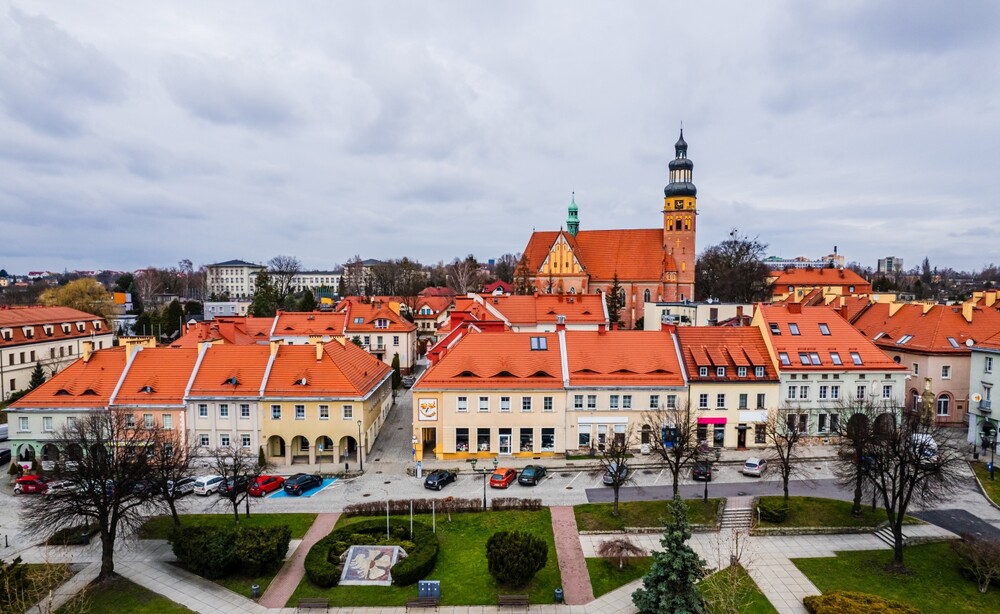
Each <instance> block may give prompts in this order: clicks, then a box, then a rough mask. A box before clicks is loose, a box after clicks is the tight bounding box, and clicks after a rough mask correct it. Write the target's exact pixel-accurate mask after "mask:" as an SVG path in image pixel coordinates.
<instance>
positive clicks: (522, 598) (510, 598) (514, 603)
mask: <svg viewBox="0 0 1000 614" xmlns="http://www.w3.org/2000/svg"><path fill="white" fill-rule="evenodd" d="M497 605H498V606H500V607H504V606H510V607H515V608H524V609H525V610H527V609H528V596H527V595H499V596H498V597H497Z"/></svg>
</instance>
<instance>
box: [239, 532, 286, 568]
mask: <svg viewBox="0 0 1000 614" xmlns="http://www.w3.org/2000/svg"><path fill="white" fill-rule="evenodd" d="M291 540H292V528H291V527H289V526H288V525H281V526H277V527H240V528H239V529H237V530H236V540H235V543H234V544H233V556H234V558H235V559H236V560H237V561H239V565H240V572H241V573H243V574H245V575H250V576H256V575H258V574H260V573H261V572H265V571H272V570H274V569H277V568H278V567H279V566H280V565H281V562H282V561H283V560H284V559H285V555H286V554H288V543H289V542H290V541H291Z"/></svg>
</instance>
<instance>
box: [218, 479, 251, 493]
mask: <svg viewBox="0 0 1000 614" xmlns="http://www.w3.org/2000/svg"><path fill="white" fill-rule="evenodd" d="M248 486H250V478H248V477H247V476H245V475H240V476H236V479H235V480H234V479H233V478H229V479H228V480H226V483H225V484H223V485H221V486H219V496H221V497H232V496H233V495H238V494H239V493H241V492H246V490H247V487H248Z"/></svg>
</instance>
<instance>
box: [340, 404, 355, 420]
mask: <svg viewBox="0 0 1000 614" xmlns="http://www.w3.org/2000/svg"><path fill="white" fill-rule="evenodd" d="M340 419H341V420H353V419H354V406H353V405H344V406H343V407H341V408H340Z"/></svg>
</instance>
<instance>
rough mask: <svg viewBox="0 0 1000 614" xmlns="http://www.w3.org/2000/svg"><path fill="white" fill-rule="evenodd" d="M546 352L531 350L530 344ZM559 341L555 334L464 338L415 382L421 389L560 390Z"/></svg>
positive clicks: (471, 334) (469, 333)
mask: <svg viewBox="0 0 1000 614" xmlns="http://www.w3.org/2000/svg"><path fill="white" fill-rule="evenodd" d="M533 338H541V339H544V340H545V344H546V349H544V350H532V349H531V342H532V341H531V340H532V339H533ZM559 352H560V350H559V337H558V335H557V334H555V333H546V334H531V333H479V332H475V331H466V332H465V334H464V336H463V337H462V338H461V339H460V340H459V342H458V343H456V344H455V346H454V347H452V348H451V349H450V350H448V352H446V353H445V354H444V356H443V357H442V358H441V359H440V360H439V361H438V362H437V363H436V364H434V365H433V366H431V368H430V369H428V370H427V372H426V373H425V374H424V376H423V377H421V378H420V380H419V381H418V382H417V385H416V386H415V387H414V388H415V389H416V390H418V391H419V390H422V389H439V388H447V389H463V388H480V389H487V388H489V389H497V390H503V389H527V388H551V389H556V388H562V386H563V381H562V362H561V359H560V355H559Z"/></svg>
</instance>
